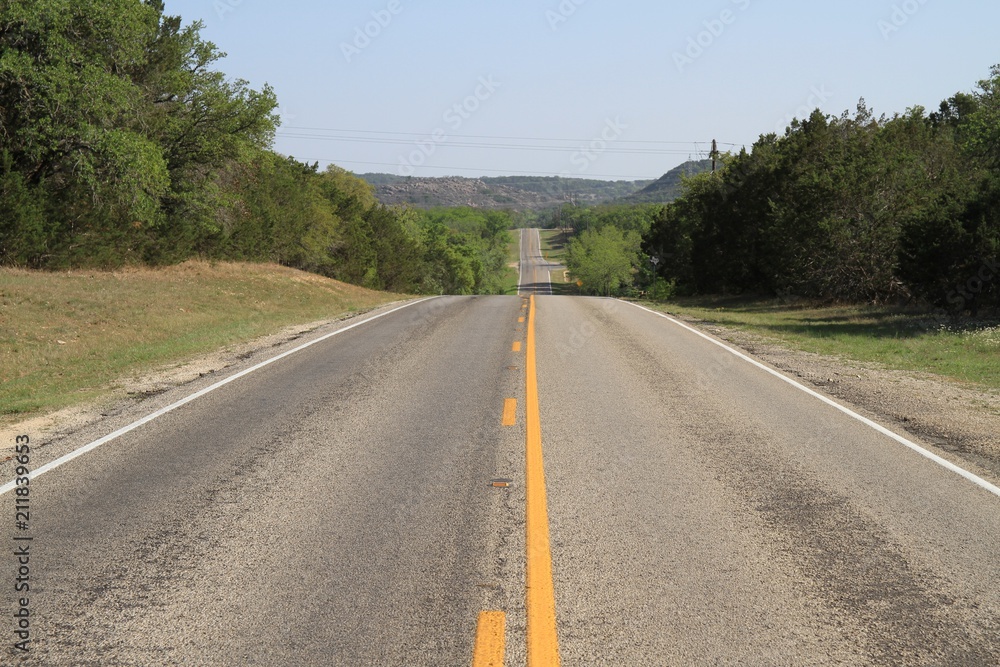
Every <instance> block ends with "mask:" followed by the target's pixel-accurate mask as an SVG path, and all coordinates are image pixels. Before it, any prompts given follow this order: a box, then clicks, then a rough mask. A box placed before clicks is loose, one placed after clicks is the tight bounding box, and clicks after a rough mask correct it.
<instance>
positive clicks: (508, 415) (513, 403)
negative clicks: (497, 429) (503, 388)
mask: <svg viewBox="0 0 1000 667" xmlns="http://www.w3.org/2000/svg"><path fill="white" fill-rule="evenodd" d="M516 423H517V399H516V398H505V399H504V401H503V425H504V426H513V425H514V424H516Z"/></svg>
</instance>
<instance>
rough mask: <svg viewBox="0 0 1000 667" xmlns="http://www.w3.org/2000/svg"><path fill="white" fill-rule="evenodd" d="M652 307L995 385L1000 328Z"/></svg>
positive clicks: (809, 311) (831, 314)
mask: <svg viewBox="0 0 1000 667" xmlns="http://www.w3.org/2000/svg"><path fill="white" fill-rule="evenodd" d="M653 307H654V308H657V309H659V310H664V311H667V312H671V313H676V314H679V315H686V316H689V317H694V318H697V319H699V320H702V321H704V322H709V323H712V324H718V325H722V326H726V327H731V328H734V329H738V330H742V331H749V332H752V333H755V334H759V335H762V336H765V337H766V338H768V339H770V340H772V341H775V342H778V343H781V344H783V345H785V346H786V347H791V348H793V349H798V350H803V351H806V352H814V353H816V354H822V355H828V356H838V357H842V358H845V359H853V360H855V361H862V362H875V363H878V364H881V365H883V366H884V367H886V368H891V369H896V370H907V371H923V372H928V373H933V374H936V375H939V376H942V377H945V378H948V379H951V380H954V381H958V382H968V383H975V384H978V385H980V386H983V387H988V388H990V389H1000V326H997V323H996V322H992V323H988V322H977V323H966V324H963V325H960V326H959V325H953V326H945V325H938V324H936V322H935V320H934V318H932V317H931V316H930V315H929V314H927V313H925V312H914V311H912V310H903V309H893V308H879V307H866V306H823V307H819V306H808V305H807V306H803V305H789V304H786V303H782V302H780V301H774V300H760V299H724V298H686V299H675V300H673V301H671V302H669V303H668V304H653Z"/></svg>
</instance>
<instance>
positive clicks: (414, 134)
mask: <svg viewBox="0 0 1000 667" xmlns="http://www.w3.org/2000/svg"><path fill="white" fill-rule="evenodd" d="M281 130H293V131H305V132H341V133H348V134H376V135H391V136H404V137H418V138H421V139H429V138H431V135H432V133H430V132H423V133H418V132H390V131H385V130H347V129H338V128H328V127H300V126H292V125H287V126H282V127H281ZM281 130H279V134H280V133H281ZM448 136H449V137H454V138H458V139H501V140H509V141H556V142H569V143H588V142H591V141H594V139H595V137H591V138H589V139H560V138H554V137H509V136H501V135H486V134H451V135H448ZM357 138H360V137H357ZM614 143H621V144H666V145H676V146H690V145H691V144H699V143H706V142H704V141H701V142H699V141H660V140H653V139H648V140H637V139H615V140H614ZM719 145H721V146H736V145H738V144H734V143H725V142H720V143H719Z"/></svg>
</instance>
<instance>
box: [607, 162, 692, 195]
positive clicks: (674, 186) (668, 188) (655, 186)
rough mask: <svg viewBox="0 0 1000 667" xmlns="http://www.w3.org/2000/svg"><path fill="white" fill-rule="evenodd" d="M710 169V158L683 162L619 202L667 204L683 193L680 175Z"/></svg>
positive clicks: (689, 174)
mask: <svg viewBox="0 0 1000 667" xmlns="http://www.w3.org/2000/svg"><path fill="white" fill-rule="evenodd" d="M711 170H712V161H711V160H696V161H691V162H685V163H684V164H682V165H680V166H677V167H675V168H673V169H671V170H670V171H668V172H667V173H665V174H664V175H663V176H661V177H660V178H658V179H657V180H655V181H653V182H652V183H651V184H650V185H648V186H646V187H645V188H643V189H642V190H639V191H638V192H634V193H632V194H629V195H626V196H624V197H620V198H619V199H617V200H616V202H615V203H619V204H667V203H670V202H672V201H673V200H675V199H677V198H678V197H680V196H681V194H683V185H682V182H681V179H682V177H690V176H696V175H697V174H703V173H705V172H706V171H711Z"/></svg>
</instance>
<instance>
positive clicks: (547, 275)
mask: <svg viewBox="0 0 1000 667" xmlns="http://www.w3.org/2000/svg"><path fill="white" fill-rule="evenodd" d="M535 232H536V233H537V234H538V254H539V255H540V256H541V258H542V259H543V260H544V261H545V280H546V282H548V284H549V296H552V294H553V292H552V271H550V270H549V269H550V268H551V267H550V265H549V258H548V257H546V256H545V255H544V254H543V253H542V230H540V229H536V230H535Z"/></svg>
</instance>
